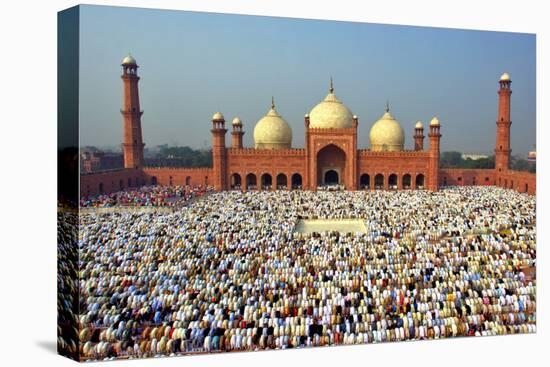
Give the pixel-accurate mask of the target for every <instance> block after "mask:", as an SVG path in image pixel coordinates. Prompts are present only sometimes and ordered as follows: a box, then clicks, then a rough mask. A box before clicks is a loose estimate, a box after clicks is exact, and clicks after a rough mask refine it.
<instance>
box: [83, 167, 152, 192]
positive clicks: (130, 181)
mask: <svg viewBox="0 0 550 367" xmlns="http://www.w3.org/2000/svg"><path fill="white" fill-rule="evenodd" d="M145 184H147V181H146V179H145V176H144V173H143V171H142V170H141V169H139V168H121V169H117V170H109V171H103V172H97V173H89V174H81V175H80V195H81V196H82V195H97V194H102V193H103V194H107V193H111V192H115V191H119V190H124V189H127V188H128V187H139V186H143V185H145Z"/></svg>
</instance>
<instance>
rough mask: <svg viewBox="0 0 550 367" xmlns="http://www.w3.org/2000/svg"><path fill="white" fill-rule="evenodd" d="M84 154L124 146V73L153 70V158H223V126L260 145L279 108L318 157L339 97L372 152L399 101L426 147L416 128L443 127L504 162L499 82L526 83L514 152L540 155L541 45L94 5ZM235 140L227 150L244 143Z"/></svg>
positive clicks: (457, 143)
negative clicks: (328, 103) (318, 118)
mask: <svg viewBox="0 0 550 367" xmlns="http://www.w3.org/2000/svg"><path fill="white" fill-rule="evenodd" d="M80 21H81V30H80V39H81V46H80V61H81V64H80V75H81V77H80V82H81V83H80V117H81V130H80V141H81V144H82V145H96V146H100V147H105V146H117V145H119V144H120V142H121V139H122V118H121V115H120V112H119V111H120V107H121V103H122V81H121V79H120V74H121V67H120V62H121V60H122V58H123V57H124V56H126V54H128V52H131V53H132V55H133V56H134V57H135V58H136V60H137V62H138V64H139V66H140V68H139V74H140V77H141V80H140V96H141V107H142V109H143V110H144V114H143V117H142V126H143V134H144V140H145V143H146V146H147V147H152V146H155V145H159V144H178V145H188V146H191V147H194V148H202V147H209V146H210V128H211V122H210V118H211V116H212V114H213V113H214V112H216V111H218V110H219V111H221V112H222V113H223V114H224V116H225V118H226V120H227V121H228V122H230V120H231V119H232V118H233V117H234V116H239V117H240V118H241V119H242V120H243V123H244V128H245V131H246V134H245V136H244V144H245V145H247V146H252V145H253V139H252V132H253V129H254V125H255V123H256V122H257V121H258V120H259V119H260V118H261V117H262V116H263V115H264V114H265V113H266V112H267V110H268V109H269V107H270V105H271V96H272V95H273V96H275V103H276V105H277V110H278V111H279V113H280V114H281V115H282V116H283V117H284V118H285V119H286V120H287V121H288V123H289V124H290V126H291V127H292V130H293V146H294V147H303V145H304V124H303V116H304V114H306V113H308V112H309V111H310V110H311V108H313V107H314V106H315V105H316V104H317V103H318V102H319V101H321V100H322V99H323V98H324V97H325V95H326V94H327V91H328V83H329V77H330V76H332V77H333V78H334V87H335V93H336V95H337V96H338V98H339V99H340V100H342V101H343V102H344V103H345V104H346V105H347V106H348V107H349V108H350V109H351V111H352V112H353V113H354V114H356V115H358V116H359V130H358V135H359V146H360V147H364V148H366V147H368V146H369V141H368V134H369V130H370V127H371V126H372V124H373V123H374V122H375V121H376V120H377V119H378V118H380V116H381V115H382V114H383V112H384V108H385V103H386V100H389V102H390V107H391V111H392V113H393V115H394V116H395V117H396V118H397V119H398V120H399V121H400V122H401V126H402V127H403V129H404V130H405V133H406V140H405V146H406V147H407V148H409V149H410V148H412V144H413V141H412V134H413V128H414V124H415V123H416V121H418V120H421V121H423V122H425V123H427V122H429V120H430V119H431V118H432V117H433V116H437V117H438V118H439V120H440V121H441V124H442V134H443V137H442V141H441V148H442V150H443V151H447V150H459V151H466V152H492V150H493V149H494V142H495V129H496V125H495V121H496V113H497V88H498V78H499V76H500V75H501V74H502V73H503V72H504V71H506V72H508V73H510V75H511V77H512V91H513V93H512V121H513V123H512V149H513V153H514V154H521V155H525V154H526V153H527V151H529V150H531V149H532V147H533V144H534V143H535V125H536V123H535V122H536V115H535V109H536V108H535V107H536V106H535V96H536V74H535V69H536V63H535V45H536V39H535V35H532V34H518V33H503V32H484V31H469V30H456V29H441V28H428V27H410V26H395V25H380V24H369V23H353V22H339V21H318V20H304V19H289V18H275V17H259V16H243V15H228V14H213V13H196V12H184V11H166V10H151V9H139V8H122V7H102V6H88V5H86V6H82V7H81V15H80ZM229 138H230V136H229V134H228V137H227V143H229V142H230V139H229Z"/></svg>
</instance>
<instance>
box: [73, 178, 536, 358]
mask: <svg viewBox="0 0 550 367" xmlns="http://www.w3.org/2000/svg"><path fill="white" fill-rule="evenodd" d="M156 190H158V191H156ZM184 191H185V192H187V191H186V190H184ZM153 192H155V193H156V194H155V195H152V194H151V193H153ZM159 192H162V194H160V195H157V194H158V193H159ZM178 192H180V194H177V193H178ZM181 192H182V191H178V188H176V187H174V188H166V187H160V188H152V187H148V188H145V189H144V190H143V191H142V190H137V191H135V192H130V193H128V192H126V193H117V194H115V195H113V196H111V195H109V196H105V197H99V198H95V199H90V198H84V199H83V201H84V203H85V205H116V204H117V203H123V202H133V203H137V204H136V205H154V204H149V203H152V202H156V203H158V202H157V201H156V199H155V200H152V198H153V197H155V198H158V197H159V196H160V197H163V196H164V195H165V193H166V195H168V196H169V195H184V194H181ZM535 202H536V200H535V197H534V196H528V195H526V194H520V193H517V192H515V191H512V190H507V189H501V188H496V187H482V186H474V187H448V188H443V189H442V190H440V191H439V192H435V193H434V192H429V191H423V190H414V191H408V190H407V191H381V190H380V191H378V190H376V191H353V192H351V191H318V192H311V191H257V192H240V191H226V192H219V193H211V194H210V195H205V196H204V197H202V198H200V199H198V200H194V201H193V202H192V203H191V204H190V205H188V206H182V207H180V208H178V209H177V210H174V211H173V212H171V213H156V212H143V213H141V212H137V213H136V212H133V213H129V212H120V213H118V212H112V213H88V214H83V215H80V218H79V221H80V222H79V225H80V231H79V238H78V250H79V259H78V271H79V282H80V284H79V292H80V297H79V302H80V304H79V307H78V309H79V310H80V311H79V315H78V319H79V330H78V332H79V339H80V356H81V359H82V360H103V359H114V358H141V357H154V356H163V355H179V354H192V353H209V352H210V353H211V352H230V351H245V350H248V351H253V350H263V349H287V348H302V347H310V346H330V345H344V344H345V345H349V344H369V343H380V342H390V341H404V340H424V339H441V338H451V337H462V336H485V335H502V334H516V333H532V332H535V331H536V278H535V276H534V269H536V220H535ZM146 203H147V204H146ZM344 218H345V219H348V218H355V219H361V220H363V221H364V224H365V228H366V230H365V231H364V232H358V233H345V232H334V231H325V232H312V233H306V232H299V231H295V227H296V225H297V223H298V222H299V221H300V220H301V219H344Z"/></svg>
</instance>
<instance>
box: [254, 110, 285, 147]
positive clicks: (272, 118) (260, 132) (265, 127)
mask: <svg viewBox="0 0 550 367" xmlns="http://www.w3.org/2000/svg"><path fill="white" fill-rule="evenodd" d="M254 144H255V147H256V149H289V148H290V146H291V144H292V130H291V128H290V126H289V125H288V123H287V122H286V121H285V120H284V119H283V118H282V117H281V115H279V113H278V112H277V111H276V110H275V105H274V104H272V106H271V109H270V110H269V111H268V112H267V114H266V115H265V116H264V117H262V118H261V119H260V120H259V121H258V122H257V123H256V126H255V127H254Z"/></svg>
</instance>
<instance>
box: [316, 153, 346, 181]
mask: <svg viewBox="0 0 550 367" xmlns="http://www.w3.org/2000/svg"><path fill="white" fill-rule="evenodd" d="M345 177H346V153H345V152H344V151H343V150H342V149H340V148H339V147H337V146H336V145H334V144H329V145H327V146H325V147H324V148H322V149H321V150H319V152H318V153H317V186H326V185H342V184H344V183H345V179H344V178H345Z"/></svg>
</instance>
